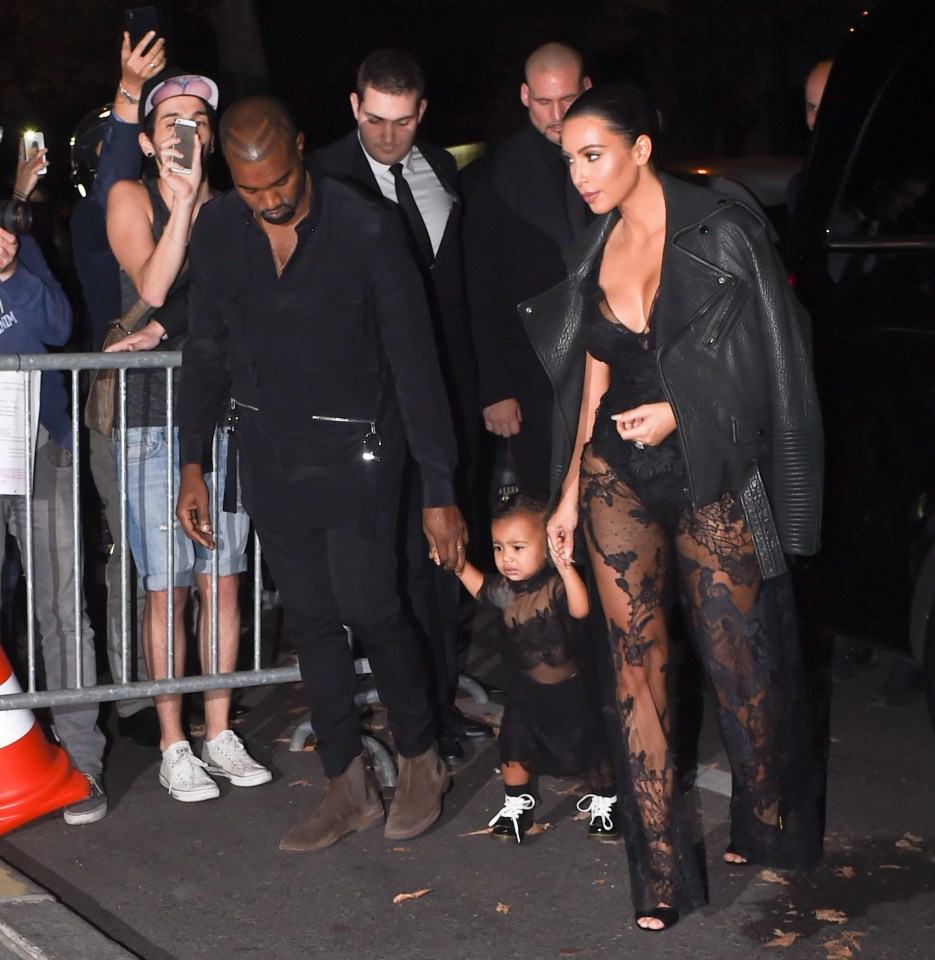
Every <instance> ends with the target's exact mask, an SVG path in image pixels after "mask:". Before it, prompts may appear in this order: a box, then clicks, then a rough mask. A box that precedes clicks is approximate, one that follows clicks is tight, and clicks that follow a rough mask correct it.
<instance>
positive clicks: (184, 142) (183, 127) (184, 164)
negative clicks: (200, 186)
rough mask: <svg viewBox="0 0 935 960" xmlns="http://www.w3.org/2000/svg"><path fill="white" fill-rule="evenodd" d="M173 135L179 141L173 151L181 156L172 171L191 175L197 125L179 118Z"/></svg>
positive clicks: (196, 139) (192, 121)
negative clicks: (176, 151)
mask: <svg viewBox="0 0 935 960" xmlns="http://www.w3.org/2000/svg"><path fill="white" fill-rule="evenodd" d="M175 135H176V136H177V137H178V138H179V140H180V141H181V142H180V143H177V144H176V145H175V149H176V150H178V152H179V153H180V154H182V159H181V160H178V161H177V165H176V166H173V167H172V169H173V170H174V171H175V172H176V173H191V172H192V159H193V158H194V156H195V145H196V143H197V142H198V124H197V123H195V121H194V120H185V119H184V118H182V117H179V118H178V119H177V120H176V121H175Z"/></svg>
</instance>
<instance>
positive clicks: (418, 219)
mask: <svg viewBox="0 0 935 960" xmlns="http://www.w3.org/2000/svg"><path fill="white" fill-rule="evenodd" d="M390 172H391V173H392V174H393V179H394V180H395V181H396V202H397V203H398V204H399V208H400V210H402V212H403V213H404V214H405V216H406V220H407V221H408V223H409V229H410V230H411V231H412V238H413V240H415V242H416V246H417V247H418V248H419V253H421V254H422V259H423V260H424V261H425V262H426V264H427V265H428V266H431V265H432V263H433V261H434V260H435V254H434V252H433V250H432V240H431V238H430V237H429V232H428V230H427V229H426V227H425V221H424V220H423V219H422V214H421V213H419V206H418V204H417V203H416V199H415V197H414V196H413V195H412V190H410V189H409V184H408V183H406V178H405V177H404V176H403V165H402V164H401V163H393V164H391V165H390Z"/></svg>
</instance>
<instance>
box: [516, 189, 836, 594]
mask: <svg viewBox="0 0 935 960" xmlns="http://www.w3.org/2000/svg"><path fill="white" fill-rule="evenodd" d="M660 180H661V181H662V186H663V192H664V194H665V201H666V241H665V252H664V256H663V263H662V279H661V282H660V288H659V296H658V300H657V302H656V306H655V312H654V316H655V317H657V318H659V319H658V320H657V321H656V324H655V327H656V337H657V341H656V342H657V351H656V357H657V364H658V367H659V374H660V378H661V381H662V386H663V389H664V391H665V395H666V397H667V399H668V400H669V402H670V403H671V405H672V409H673V411H674V413H675V420H676V423H677V425H678V436H679V440H680V443H681V448H682V454H683V456H684V459H685V463H686V467H687V474H688V482H689V494H690V496H691V501H692V504H693V505H694V506H695V507H700V506H703V505H704V504H707V503H711V502H712V501H714V500H717V499H718V498H719V497H720V496H722V495H723V494H724V493H725V492H727V491H734V492H736V493H738V494H739V496H740V498H741V501H742V503H743V506H744V509H745V513H746V516H747V520H748V522H749V524H750V527H751V530H752V532H753V536H754V541H755V543H756V546H757V555H758V558H759V560H760V565H761V567H762V568H763V573H764V575H765V576H771V575H775V574H777V573H781V572H782V571H783V570H784V569H785V564H784V561H783V557H782V554H783V552H785V553H789V554H804V555H810V554H813V553H816V552H817V551H818V549H819V532H820V526H821V493H822V471H823V434H822V426H821V413H820V410H819V406H818V398H817V395H816V391H815V383H814V378H813V375H812V369H811V362H810V357H809V354H810V350H809V340H808V316H807V314H806V313H805V311H804V310H803V309H802V307H801V306H800V304H799V303H798V301H797V300H796V299H795V297H794V296H793V294H792V291H791V289H790V287H789V285H788V283H787V281H786V276H785V272H784V269H783V267H782V264H781V263H780V260H779V257H778V255H777V253H776V250H775V248H774V247H773V244H772V242H771V240H770V238H769V235H768V229H767V227H766V225H765V223H764V222H763V220H762V219H761V218H760V217H759V216H758V215H757V214H756V213H754V212H753V211H752V210H750V209H749V208H748V207H746V206H744V205H743V204H741V203H739V202H737V201H735V200H733V199H731V198H728V197H725V196H722V195H720V194H717V193H715V192H714V191H712V190H707V189H703V188H700V187H695V186H692V185H689V184H686V183H683V182H681V181H679V180H675V179H672V178H671V177H667V176H665V175H660ZM618 218H619V213H618V212H617V211H612V212H610V213H608V214H605V215H604V216H602V217H601V218H600V219H599V220H597V221H596V222H595V223H594V224H593V225H592V226H591V228H590V229H589V230H588V231H587V232H586V233H584V234H583V235H582V236H581V237H579V238H578V240H577V241H575V243H574V244H572V245H571V246H570V247H569V249H568V250H567V251H566V262H567V264H568V266H569V275H568V277H567V278H566V279H565V281H563V282H562V283H561V284H559V285H558V286H556V287H553V288H552V289H551V290H549V291H547V292H546V293H544V294H541V295H540V296H538V297H535V298H533V299H532V300H528V301H526V302H525V303H522V304H520V305H519V307H518V309H519V312H520V316H521V317H522V319H523V322H524V324H525V325H526V330H527V332H528V334H529V339H530V340H531V341H532V344H533V346H534V348H535V350H536V353H537V354H538V356H539V359H540V360H541V362H542V364H543V366H544V367H545V369H546V371H547V373H548V374H549V377H550V379H551V380H552V384H553V387H554V389H555V396H556V406H555V411H554V421H553V444H552V477H551V480H552V490H553V493H555V492H556V491H557V490H558V489H559V488H560V486H561V482H562V479H563V478H564V476H565V472H566V471H567V469H568V463H569V459H570V457H571V451H572V449H573V447H574V442H575V434H576V432H577V426H578V413H579V410H580V405H581V397H582V390H583V379H584V353H585V350H584V344H583V335H582V329H581V310H582V294H581V281H582V280H583V279H584V278H585V277H586V276H587V275H588V274H589V272H590V271H591V269H592V266H593V263H594V260H595V257H596V256H597V255H598V254H599V253H600V251H601V249H602V248H603V245H604V241H605V239H606V237H607V234H608V233H609V232H610V230H611V228H612V227H613V226H614V224H615V223H616V222H617V219H618Z"/></svg>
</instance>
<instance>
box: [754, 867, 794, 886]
mask: <svg viewBox="0 0 935 960" xmlns="http://www.w3.org/2000/svg"><path fill="white" fill-rule="evenodd" d="M760 879H761V880H765V881H766V882H767V883H778V884H781V885H782V886H784V887H788V886H789V881H788V880H787V879H786V878H785V877H783V876H781V875H780V874H778V873H776V871H775V870H761V871H760Z"/></svg>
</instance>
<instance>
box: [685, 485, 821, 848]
mask: <svg viewBox="0 0 935 960" xmlns="http://www.w3.org/2000/svg"><path fill="white" fill-rule="evenodd" d="M676 550H677V554H678V564H679V568H680V572H681V574H682V579H683V583H684V586H685V592H686V594H687V597H688V602H689V604H690V607H691V620H692V626H693V631H694V634H695V638H696V641H697V643H698V647H699V652H700V656H701V659H702V663H703V664H704V667H705V670H706V672H707V674H708V676H709V678H710V680H711V682H712V685H713V687H714V691H715V695H716V698H717V705H718V721H719V724H720V728H721V734H722V736H723V738H724V744H725V747H726V748H727V753H728V757H729V759H730V764H731V772H732V775H733V781H734V789H733V796H732V799H731V846H732V848H733V849H734V850H735V851H736V852H737V853H739V854H740V855H742V856H744V857H745V858H747V859H748V860H751V861H755V862H759V863H768V862H770V861H771V860H774V859H775V857H776V855H779V856H780V858H782V857H783V856H784V855H783V854H780V853H779V848H780V847H782V846H784V845H785V838H783V837H782V835H781V834H782V832H783V827H784V823H783V817H784V815H785V813H786V811H787V810H788V809H789V807H790V803H791V802H793V797H794V795H795V794H796V793H799V792H801V791H800V790H798V789H797V788H796V787H795V786H794V785H793V784H791V783H789V782H788V781H787V777H786V776H785V772H786V768H787V764H785V763H784V762H783V757H782V756H781V754H780V746H781V744H782V743H783V741H784V739H785V737H784V735H783V731H784V730H786V729H787V728H789V725H790V722H793V723H794V715H793V713H792V711H795V710H796V707H797V706H800V704H797V702H796V700H797V699H798V698H796V697H795V696H794V695H793V697H792V698H791V699H790V696H789V694H790V692H791V690H790V684H789V682H788V681H787V680H786V679H784V677H783V676H782V674H783V673H786V674H788V673H789V668H790V667H791V669H792V671H793V672H794V673H798V668H797V658H796V657H795V656H793V658H792V660H793V662H792V664H789V663H788V662H786V663H785V664H784V663H783V660H784V659H785V657H786V653H787V652H788V651H784V650H783V647H784V646H785V647H787V648H788V643H787V642H786V637H784V634H788V632H789V630H790V629H791V630H792V632H793V633H794V631H795V622H794V620H795V618H794V614H793V615H792V616H791V617H790V616H789V615H788V613H787V614H785V615H783V613H782V612H781V611H779V610H778V609H777V608H776V604H775V602H774V594H775V586H774V585H772V584H771V583H764V582H763V580H762V577H761V575H760V568H759V564H758V563H757V560H756V553H755V551H754V547H753V541H752V539H751V536H750V531H749V528H748V527H747V523H746V519H745V517H744V514H743V511H742V509H741V507H740V504H739V503H738V502H737V501H736V500H735V499H734V498H733V497H732V496H731V495H730V494H725V495H724V496H723V497H722V498H721V499H720V500H718V501H716V502H715V503H712V504H708V505H706V506H705V507H702V508H701V509H699V510H696V511H691V512H686V514H685V515H684V516H683V517H682V519H681V520H680V522H679V528H678V531H677V534H676ZM789 601H790V603H791V595H790V596H789ZM783 620H785V621H786V622H785V623H784V622H783ZM793 686H794V685H793ZM806 746H807V745H806V744H804V743H803V744H801V749H805V748H806ZM798 779H799V780H801V778H800V777H799V778H798ZM784 781H785V782H784ZM773 865H776V866H778V865H780V864H779V863H774V864H773Z"/></svg>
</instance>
